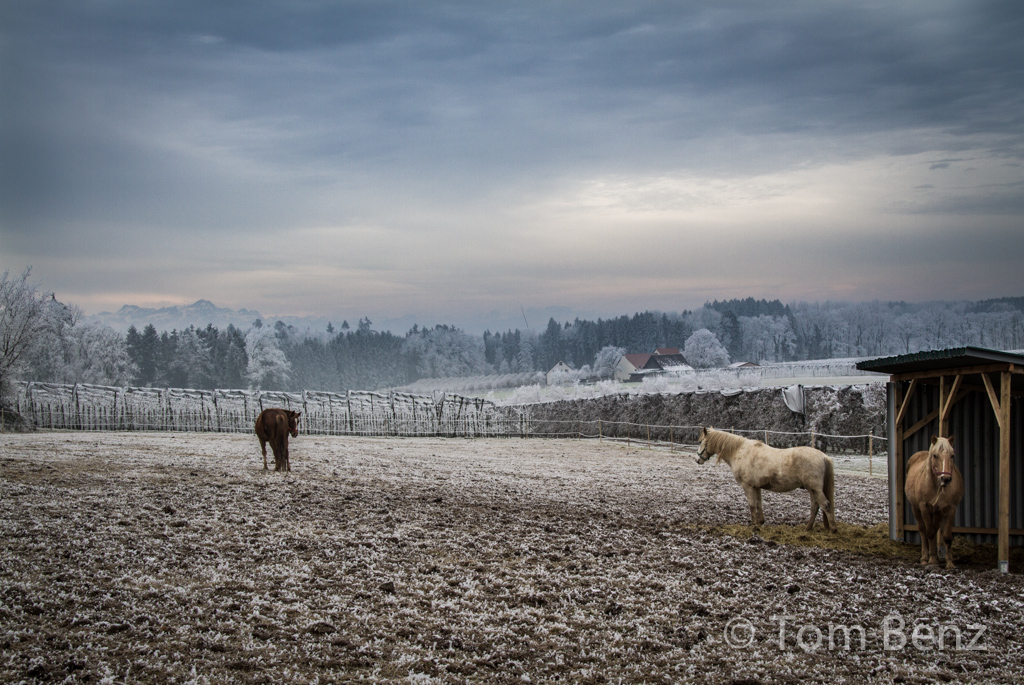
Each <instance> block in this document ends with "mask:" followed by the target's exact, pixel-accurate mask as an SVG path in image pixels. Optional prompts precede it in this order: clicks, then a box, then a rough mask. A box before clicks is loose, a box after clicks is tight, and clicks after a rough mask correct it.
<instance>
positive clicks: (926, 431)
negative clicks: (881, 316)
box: [857, 347, 1024, 573]
mask: <svg viewBox="0 0 1024 685" xmlns="http://www.w3.org/2000/svg"><path fill="white" fill-rule="evenodd" d="M857 368H858V369H860V370H862V371H874V372H881V373H888V374H890V380H889V383H888V385H887V429H888V435H889V436H890V439H889V441H888V442H889V534H890V537H892V538H893V539H894V540H904V541H906V542H920V537H919V536H918V533H917V525H916V523H915V521H914V516H913V513H912V512H911V509H910V505H909V504H908V503H906V502H905V501H904V499H905V498H904V493H903V483H904V476H905V474H906V464H907V460H908V459H909V458H910V456H911V455H913V454H914V453H915V452H918V451H921V450H927V449H928V447H929V444H930V441H931V436H932V435H939V436H943V437H949V436H950V435H953V436H955V438H956V443H955V449H956V464H957V468H959V469H960V472H961V474H962V475H963V479H964V498H963V501H962V502H961V503H960V506H959V507H958V508H957V512H956V518H955V519H954V522H953V532H954V533H956V534H960V535H966V536H968V537H970V538H972V539H973V540H974V541H975V542H983V543H993V542H994V543H997V545H998V558H999V568H1000V570H1001V571H1003V572H1004V573H1005V572H1008V570H1009V558H1010V554H1009V551H1010V545H1011V544H1012V545H1017V546H1019V545H1022V544H1024V442H1022V440H1021V437H1022V429H1024V412H1022V410H1021V404H1020V397H1021V395H1022V394H1024V355H1020V354H1014V353H1009V352H999V351H996V350H988V349H984V348H980V347H961V348H953V349H945V350H931V351H926V352H916V353H913V354H905V355H900V356H896V357H886V358H881V359H871V360H866V361H862V362H859V363H858V364H857Z"/></svg>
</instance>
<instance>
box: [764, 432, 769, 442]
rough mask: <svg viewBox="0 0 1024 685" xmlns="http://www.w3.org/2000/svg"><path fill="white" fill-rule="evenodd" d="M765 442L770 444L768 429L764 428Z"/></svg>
mask: <svg viewBox="0 0 1024 685" xmlns="http://www.w3.org/2000/svg"><path fill="white" fill-rule="evenodd" d="M764 444H766V445H767V444H768V429H767V428H765V429H764Z"/></svg>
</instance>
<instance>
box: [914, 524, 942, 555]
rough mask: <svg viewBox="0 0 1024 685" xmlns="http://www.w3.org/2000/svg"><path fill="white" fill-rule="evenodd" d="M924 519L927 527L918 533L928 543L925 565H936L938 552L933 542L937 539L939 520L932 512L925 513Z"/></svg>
mask: <svg viewBox="0 0 1024 685" xmlns="http://www.w3.org/2000/svg"><path fill="white" fill-rule="evenodd" d="M924 518H925V521H927V525H926V526H925V527H924V529H923V530H921V531H918V532H920V533H921V535H922V537H924V538H925V539H926V540H927V541H928V561H927V563H929V564H938V563H939V551H938V549H937V547H938V545H936V544H935V541H936V540H937V539H938V537H939V524H941V519H940V517H939V514H938V512H934V511H932V512H928V513H926V514H925V515H924Z"/></svg>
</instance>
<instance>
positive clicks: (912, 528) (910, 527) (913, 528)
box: [903, 523, 1024, 535]
mask: <svg viewBox="0 0 1024 685" xmlns="http://www.w3.org/2000/svg"><path fill="white" fill-rule="evenodd" d="M903 530H905V531H907V532H914V533H917V532H919V529H918V526H917V524H916V523H908V524H906V525H905V526H903ZM953 532H954V533H971V534H979V535H998V534H999V529H998V528H971V527H966V526H953ZM1010 535H1024V529H1022V528H1013V529H1011V530H1010Z"/></svg>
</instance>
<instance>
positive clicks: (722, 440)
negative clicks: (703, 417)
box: [707, 428, 747, 458]
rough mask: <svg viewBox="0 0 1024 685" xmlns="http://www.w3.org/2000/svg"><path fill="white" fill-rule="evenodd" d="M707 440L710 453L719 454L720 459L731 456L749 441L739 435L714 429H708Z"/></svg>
mask: <svg viewBox="0 0 1024 685" xmlns="http://www.w3.org/2000/svg"><path fill="white" fill-rule="evenodd" d="M707 440H708V451H709V452H711V453H712V454H717V455H718V456H719V458H721V457H722V456H728V455H731V454H732V453H733V452H735V451H736V450H737V449H739V448H740V447H741V446H742V445H743V443H745V442H746V441H747V439H746V438H744V437H741V436H739V435H733V434H732V433H726V432H725V431H718V430H715V429H714V428H709V429H708V432H707Z"/></svg>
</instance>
